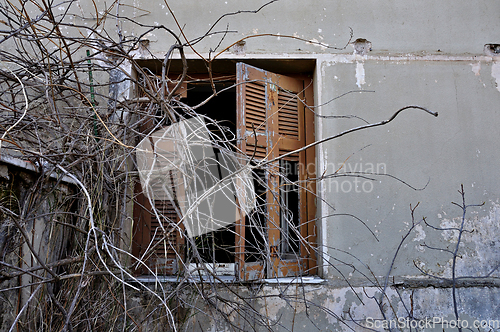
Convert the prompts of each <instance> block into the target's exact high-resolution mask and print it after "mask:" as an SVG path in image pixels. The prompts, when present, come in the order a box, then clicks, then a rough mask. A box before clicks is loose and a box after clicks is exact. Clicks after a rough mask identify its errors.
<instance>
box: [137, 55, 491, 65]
mask: <svg viewBox="0 0 500 332" xmlns="http://www.w3.org/2000/svg"><path fill="white" fill-rule="evenodd" d="M202 55H203V56H204V57H205V58H207V59H208V54H202ZM164 56H165V54H163V53H155V54H154V55H153V56H152V55H150V54H149V53H148V55H147V56H137V57H135V58H134V59H135V60H155V59H156V60H162V59H163V58H164ZM172 59H176V60H178V59H180V56H179V55H178V54H174V55H173V56H172ZM186 59H188V60H200V61H201V58H200V57H199V56H198V55H196V54H192V53H191V54H186ZM217 59H219V60H254V59H255V60H259V59H262V60H281V59H289V60H307V59H310V60H318V61H319V62H321V61H331V62H336V63H354V62H356V61H360V60H364V61H367V60H369V61H370V60H371V61H465V62H470V61H475V62H477V61H483V62H494V61H499V60H500V56H494V57H492V56H487V55H484V54H481V55H480V54H476V55H454V54H412V53H406V54H387V53H385V54H373V55H359V54H354V53H338V54H322V53H309V54H307V53H304V54H297V53H292V54H289V53H260V54H248V53H247V54H245V55H238V54H233V53H230V52H227V53H223V54H221V55H220V56H218V57H217ZM217 59H216V60H214V61H217Z"/></svg>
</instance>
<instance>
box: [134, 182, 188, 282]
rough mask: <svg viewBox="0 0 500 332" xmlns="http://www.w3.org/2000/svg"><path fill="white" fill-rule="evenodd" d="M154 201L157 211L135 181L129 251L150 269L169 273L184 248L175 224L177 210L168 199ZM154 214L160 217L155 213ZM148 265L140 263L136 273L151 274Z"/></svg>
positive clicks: (173, 269)
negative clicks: (142, 259) (130, 246)
mask: <svg viewBox="0 0 500 332" xmlns="http://www.w3.org/2000/svg"><path fill="white" fill-rule="evenodd" d="M154 204H155V209H156V212H157V214H155V213H154V211H153V209H152V207H151V203H150V201H149V199H148V198H147V197H146V196H145V195H144V193H143V191H142V187H141V184H140V183H137V184H136V187H135V204H134V229H133V245H132V254H133V255H134V256H135V257H137V258H141V257H144V258H145V262H146V265H147V267H148V268H149V269H150V270H151V271H152V272H155V273H157V274H159V275H172V274H175V273H176V272H177V271H178V269H179V262H178V259H179V257H183V252H184V248H183V243H184V241H183V239H182V238H181V236H180V232H179V230H178V226H177V223H178V216H177V212H176V210H175V208H174V206H173V203H172V202H171V201H170V200H155V201H154ZM157 215H158V216H159V217H160V220H158V218H157V217H156V216H157ZM160 222H161V223H162V225H163V228H164V229H165V230H166V234H164V232H163V230H162V227H161V226H160ZM146 250H147V252H146ZM148 268H146V267H145V266H144V265H139V266H138V267H137V269H136V271H135V274H137V275H148V274H151V273H150V271H149V270H148Z"/></svg>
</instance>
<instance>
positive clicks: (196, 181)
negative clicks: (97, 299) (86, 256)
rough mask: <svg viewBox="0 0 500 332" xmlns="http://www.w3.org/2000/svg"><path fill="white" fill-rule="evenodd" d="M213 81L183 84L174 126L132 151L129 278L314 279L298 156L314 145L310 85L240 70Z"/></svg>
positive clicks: (310, 168) (306, 190) (306, 184)
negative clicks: (133, 272) (135, 170)
mask: <svg viewBox="0 0 500 332" xmlns="http://www.w3.org/2000/svg"><path fill="white" fill-rule="evenodd" d="M230 74H231V73H230ZM213 77H215V78H214V81H213V82H211V81H210V80H209V79H208V77H206V76H205V77H204V76H203V75H198V76H190V77H188V79H187V80H186V81H187V85H185V86H184V88H183V90H182V94H181V95H180V96H179V97H183V98H182V99H181V101H180V102H179V104H180V105H181V104H182V105H185V106H186V107H184V108H182V107H181V108H180V109H179V113H180V114H182V119H181V120H180V121H178V122H177V123H172V124H169V123H164V124H157V125H156V129H155V130H154V131H153V132H152V133H151V134H150V135H148V136H147V137H146V138H145V139H144V140H143V141H142V142H141V144H142V145H141V144H139V145H138V151H147V152H148V153H149V155H147V156H144V155H142V156H141V157H139V155H137V160H138V165H139V167H140V168H141V169H140V170H139V172H140V173H141V172H142V173H141V174H142V175H141V183H138V184H137V185H136V204H135V205H134V241H133V242H134V248H133V254H134V256H135V257H138V258H140V259H141V261H143V262H145V263H146V264H143V265H141V266H139V265H138V266H137V268H138V269H137V271H138V273H140V274H150V273H158V274H176V273H183V272H186V271H194V270H196V271H198V272H199V271H203V273H205V274H210V273H214V274H217V275H224V274H230V275H233V276H235V277H236V278H237V279H239V280H253V279H261V278H271V277H283V276H297V275H305V274H314V273H315V272H316V255H315V242H316V236H315V214H316V207H315V200H314V197H315V184H314V181H313V179H314V177H315V174H314V173H315V151H314V148H310V149H307V150H300V149H301V148H303V147H305V146H306V145H307V144H310V143H312V142H313V141H314V115H313V113H312V112H311V111H309V110H308V109H307V107H306V105H311V104H312V101H313V96H312V80H311V79H310V78H294V77H289V76H285V75H278V74H274V73H272V72H269V71H266V70H262V69H259V68H256V67H253V66H250V65H247V64H244V63H238V64H237V65H236V75H234V74H233V75H219V76H217V75H214V76H213ZM217 77H218V78H217ZM214 88H215V89H216V90H217V91H222V92H220V93H219V94H218V95H217V96H216V97H214V98H211V99H210V100H208V101H207V98H208V97H210V96H211V95H212V91H213V89H214ZM200 104H202V106H199V107H197V108H196V109H195V110H193V109H191V108H190V107H195V106H196V105H200ZM162 142H163V143H162ZM297 150H298V151H297ZM294 151H296V152H294ZM138 153H140V152H138ZM167 155H170V156H167ZM141 158H143V160H144V158H146V159H148V160H149V162H144V161H142V164H141V161H140V159H141ZM152 160H153V162H151V161H152ZM153 164H154V165H153ZM155 167H156V170H155V171H154V172H152V170H153V168H155ZM144 171H146V172H144ZM153 205H154V208H153Z"/></svg>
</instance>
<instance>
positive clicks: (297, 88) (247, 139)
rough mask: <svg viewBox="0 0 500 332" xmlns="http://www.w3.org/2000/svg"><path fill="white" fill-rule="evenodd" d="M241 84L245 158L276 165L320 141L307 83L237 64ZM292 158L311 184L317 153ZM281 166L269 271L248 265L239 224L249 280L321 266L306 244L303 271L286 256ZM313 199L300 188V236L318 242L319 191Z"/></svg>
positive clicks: (274, 187) (272, 179)
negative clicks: (307, 104) (282, 250)
mask: <svg viewBox="0 0 500 332" xmlns="http://www.w3.org/2000/svg"><path fill="white" fill-rule="evenodd" d="M236 79H237V87H238V88H237V89H238V90H237V98H238V100H237V137H238V148H239V149H240V150H241V151H242V152H243V153H244V154H246V155H247V156H248V157H253V158H254V159H255V160H263V159H267V160H272V159H274V158H277V157H279V156H281V155H283V154H285V153H287V152H290V151H294V150H297V149H300V148H301V147H304V146H305V145H306V144H308V143H311V142H312V141H314V125H313V124H314V116H313V114H312V113H311V112H305V105H304V102H307V101H308V102H312V94H311V91H312V89H311V88H312V87H311V86H310V84H309V86H305V85H304V80H302V79H296V78H291V77H287V76H283V75H277V74H274V73H271V72H268V71H265V70H262V69H259V68H255V67H252V66H249V65H246V64H243V63H238V64H237V74H236ZM306 99H308V100H307V101H306ZM306 114H307V116H306ZM306 127H307V129H308V131H309V132H308V133H306ZM286 159H287V160H292V161H296V162H298V164H299V165H301V167H299V168H300V169H302V171H301V172H300V174H299V179H300V180H301V183H303V184H304V183H306V179H307V178H308V175H307V172H308V167H307V166H308V165H309V164H311V163H312V168H311V169H309V170H310V171H312V172H314V168H315V167H314V149H309V150H307V151H302V152H299V153H296V154H293V155H290V156H288V157H286ZM278 167H279V163H278V162H276V163H274V164H272V165H271V167H270V168H269V170H268V172H267V173H266V182H267V187H268V188H269V191H268V192H267V193H266V208H267V215H266V218H267V221H266V225H265V227H266V235H267V242H268V243H269V248H263V250H269V252H268V255H269V257H270V262H267V263H266V265H265V267H264V262H261V263H260V264H258V263H257V264H255V263H247V262H245V231H246V230H245V220H244V219H242V220H240V221H238V222H237V224H236V233H237V234H236V263H237V264H238V266H239V269H240V275H239V277H240V278H241V279H244V280H249V279H258V278H262V277H264V276H267V277H281V276H287V275H297V274H299V273H300V272H299V271H308V272H311V271H312V269H313V266H315V256H314V251H313V250H311V248H308V246H307V245H304V244H301V248H300V255H301V257H302V259H301V262H300V263H301V264H302V266H299V262H297V260H295V261H286V260H284V259H282V258H281V257H280V241H281V230H280V211H279V205H278V202H277V199H279V192H280V190H279V185H280V184H279V177H278V176H277V175H276V174H277V172H278V171H279V169H278ZM310 177H311V178H312V177H314V176H310ZM309 187H313V186H309ZM310 194H312V195H310ZM310 194H308V192H307V191H306V189H300V193H299V196H300V198H299V201H300V207H299V211H300V222H301V223H303V225H301V226H300V233H301V237H302V238H304V239H306V240H307V241H310V240H312V241H313V242H314V241H315V237H314V231H315V229H314V228H313V226H312V225H310V224H314V223H306V222H305V221H307V220H312V219H314V216H315V208H314V206H313V205H314V189H312V191H311V192H310ZM312 272H314V271H312Z"/></svg>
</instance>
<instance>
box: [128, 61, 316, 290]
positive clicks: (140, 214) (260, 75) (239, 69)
mask: <svg viewBox="0 0 500 332" xmlns="http://www.w3.org/2000/svg"><path fill="white" fill-rule="evenodd" d="M248 70H250V71H251V72H252V74H251V75H250V77H249V78H250V80H252V79H253V80H255V81H260V82H265V85H266V88H265V89H266V91H269V93H268V94H267V96H266V102H267V104H268V105H269V106H270V107H271V106H272V103H273V101H272V100H271V99H272V98H277V95H276V94H275V93H273V92H272V91H273V86H275V87H276V86H278V87H281V88H284V89H285V90H290V91H291V90H293V89H287V88H290V84H291V85H295V86H297V87H299V90H300V95H299V98H298V104H301V111H300V112H302V115H300V116H302V120H301V122H302V123H301V124H299V125H300V126H302V128H301V130H300V132H299V136H303V137H300V139H299V141H300V145H296V144H295V145H294V144H291V143H290V140H287V139H283V137H281V139H280V134H279V129H278V127H277V126H278V122H279V118H278V115H279V114H278V111H277V110H276V108H270V119H268V120H271V122H272V123H273V126H271V127H270V129H271V130H270V131H269V133H271V135H268V137H267V138H266V143H265V144H266V146H268V147H269V146H271V149H270V150H269V152H270V153H269V154H268V159H269V160H271V159H274V158H278V157H279V155H280V152H279V149H280V148H282V150H283V151H285V152H288V151H289V150H291V149H297V148H301V147H304V146H306V145H308V144H310V143H312V142H314V139H315V133H314V128H315V126H314V120H315V117H314V113H313V112H312V111H311V110H310V109H309V108H308V106H313V104H314V99H313V85H312V78H311V77H306V76H303V75H302V76H299V75H290V76H287V75H280V74H275V73H272V72H269V71H265V70H263V69H259V68H256V67H253V66H250V65H247V64H244V63H241V62H238V63H237V64H236V89H237V92H236V98H237V101H236V105H237V109H236V117H237V123H238V124H241V123H243V124H244V123H245V122H244V121H241V120H242V119H243V120H244V117H245V99H244V95H245V94H244V91H245V89H246V85H247V83H248V81H245V80H246V79H244V77H243V76H241V75H242V73H243V72H244V71H247V72H248ZM252 75H257V76H255V77H252ZM196 76H197V77H203V76H204V75H199V74H198V75H196ZM205 77H206V78H208V75H206V76H205ZM297 84H298V85H297ZM281 85H284V86H281ZM275 90H276V91H277V89H275ZM295 90H296V89H295ZM276 91H275V92H276ZM185 93H186V89H185V88H184V89H183V94H184V95H183V96H185ZM274 106H276V105H274ZM241 129H242V128H239V127H237V136H238V141H239V145H238V148H239V149H240V150H241V151H242V152H243V153H245V151H246V148H247V141H249V142H251V141H252V137H253V140H254V141H255V136H254V135H246V134H247V133H245V134H242V133H241ZM259 139H262V138H257V140H259ZM275 142H279V143H278V146H277V149H275V148H274V145H273V144H274V143H275ZM276 150H277V151H278V152H277V153H276ZM298 163H299V165H301V166H300V170H301V172H299V182H300V183H302V184H305V185H303V186H301V187H300V189H299V191H300V192H299V197H300V199H301V201H302V203H301V208H300V217H299V225H300V226H299V227H300V234H301V239H305V241H302V242H301V245H300V246H299V248H300V249H299V251H300V253H299V255H298V256H299V259H283V258H282V256H281V252H280V247H279V242H280V241H281V231H280V229H279V227H280V225H281V222H278V221H279V220H280V218H281V216H280V212H279V211H278V210H279V209H278V210H276V206H277V205H279V203H278V204H277V203H276V202H275V201H274V200H275V197H276V195H272V194H271V195H267V196H269V197H268V198H267V203H268V204H269V206H271V212H270V213H271V214H272V222H270V221H269V220H267V221H266V222H267V228H268V231H267V240H268V243H271V244H272V245H271V246H270V248H268V252H269V253H270V255H271V257H270V258H271V259H270V260H269V261H268V262H267V261H257V262H247V261H246V259H245V227H246V226H245V220H244V217H243V218H241V219H239V220H237V221H236V223H235V233H236V234H235V249H234V263H235V276H236V279H237V280H240V281H251V280H256V279H262V278H266V277H267V278H274V277H287V276H300V275H306V274H309V275H316V274H317V257H316V247H317V244H316V222H315V220H316V212H317V211H316V210H317V209H316V200H315V197H316V194H315V191H316V183H315V181H314V178H315V172H316V166H315V165H316V160H315V148H314V147H312V148H309V149H307V150H304V151H301V152H300V153H299V158H298ZM311 165H313V167H312V169H310V166H311ZM271 167H272V168H273V169H274V170H275V171H277V165H275V164H273V165H271ZM276 180H277V178H273V177H270V178H269V182H268V183H269V184H270V185H271V188H274V189H273V192H278V195H277V197H280V196H281V195H280V194H279V186H280V184H279V182H278V183H276ZM135 196H136V198H137V199H138V202H137V203H136V204H134V230H133V233H134V234H133V243H134V245H133V249H132V253H133V255H134V256H135V257H142V256H143V255H144V250H145V249H146V247H148V245H149V241H150V240H151V236H148V235H146V234H145V233H148V234H151V227H152V226H151V225H152V216H154V214H152V213H151V204H150V203H149V201H148V199H147V197H146V196H145V195H144V194H143V193H142V189H141V186H140V183H137V184H136V186H135ZM273 197H274V198H273ZM240 215H244V213H243V212H242V211H240ZM269 219H271V218H269ZM177 220H178V219H177ZM175 233H176V234H175V238H176V243H174V246H175V249H176V250H178V251H177V253H179V252H181V251H183V250H184V249H183V248H185V245H186V243H185V240H184V236H183V235H182V234H181V232H179V231H175ZM183 255H184V257H179V255H177V257H176V258H175V261H172V262H171V263H170V264H175V265H173V266H169V267H165V268H163V269H160V271H161V272H163V273H165V274H167V275H171V274H175V273H177V272H179V271H180V270H182V269H183V268H186V267H183V265H184V264H183V262H182V260H183V259H185V258H186V257H185V254H184V253H183ZM147 262H148V264H151V266H150V268H151V270H152V271H153V272H155V271H158V266H157V264H156V263H154V262H151V261H147ZM212 263H213V262H212ZM135 274H148V271H147V269H146V268H144V267H142V268H141V267H139V268H138V269H137V270H136V272H135Z"/></svg>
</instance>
